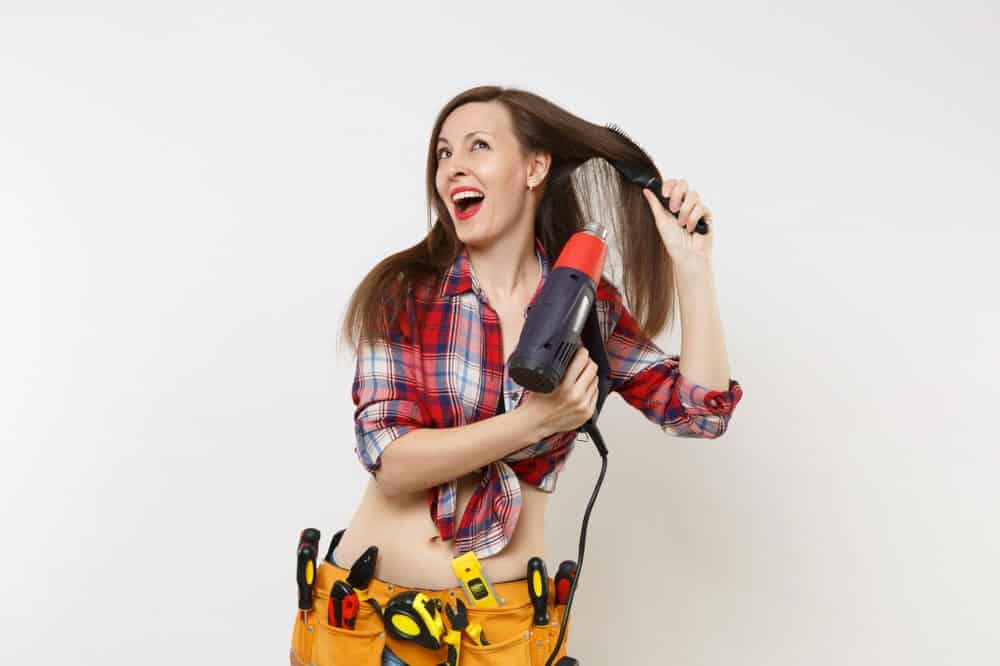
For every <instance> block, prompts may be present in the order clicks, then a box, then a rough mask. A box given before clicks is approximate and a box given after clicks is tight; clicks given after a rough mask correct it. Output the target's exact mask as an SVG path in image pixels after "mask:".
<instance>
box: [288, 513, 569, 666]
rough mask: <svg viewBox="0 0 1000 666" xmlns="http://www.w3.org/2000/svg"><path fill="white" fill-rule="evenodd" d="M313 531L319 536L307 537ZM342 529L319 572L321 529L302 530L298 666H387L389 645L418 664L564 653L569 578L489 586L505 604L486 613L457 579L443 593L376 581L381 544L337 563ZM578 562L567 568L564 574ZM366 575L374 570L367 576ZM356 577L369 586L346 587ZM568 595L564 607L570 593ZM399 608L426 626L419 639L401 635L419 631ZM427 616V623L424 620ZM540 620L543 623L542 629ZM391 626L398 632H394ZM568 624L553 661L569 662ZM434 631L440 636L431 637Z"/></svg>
mask: <svg viewBox="0 0 1000 666" xmlns="http://www.w3.org/2000/svg"><path fill="white" fill-rule="evenodd" d="M310 532H314V533H315V534H312V535H307V533H310ZM343 533H344V530H340V531H339V532H337V533H336V534H335V535H334V537H333V540H332V541H331V543H330V546H329V549H328V551H327V557H326V559H324V560H322V561H320V562H319V565H318V566H316V565H315V564H312V565H311V566H310V564H309V562H308V561H307V560H309V558H310V557H312V556H314V555H315V553H316V552H318V538H319V535H318V531H316V530H305V531H304V532H303V535H304V536H303V539H304V540H300V550H299V562H298V564H299V570H298V572H297V576H298V580H299V591H300V597H299V610H298V612H297V614H296V617H295V624H294V628H293V631H292V644H291V650H290V661H291V664H292V666H305V665H315V666H369V665H370V666H380V665H381V664H382V653H383V650H384V649H385V647H386V646H387V645H388V646H389V648H390V649H391V650H392V652H393V653H395V655H397V656H398V657H399V658H400V659H402V661H403V662H405V663H406V664H408V665H409V666H450V665H451V664H456V665H457V666H501V665H503V666H520V665H525V666H544V665H545V663H546V661H547V660H548V658H549V655H550V653H551V652H552V648H553V647H555V644H556V641H557V638H558V636H559V627H560V623H561V622H562V612H563V610H564V609H565V608H566V606H565V605H563V604H559V603H558V601H559V598H560V597H559V596H558V594H557V592H558V589H562V590H563V592H565V588H566V585H565V582H566V581H565V580H562V581H558V582H557V581H556V580H552V579H549V578H548V577H547V576H544V575H542V576H539V575H537V574H536V575H533V576H532V577H531V578H532V579H534V591H533V592H532V591H531V590H530V589H529V583H530V582H531V580H530V579H529V577H528V576H527V575H526V577H525V578H523V579H521V580H516V581H505V582H502V583H493V584H489V583H487V585H488V587H489V590H490V593H492V594H493V595H495V597H496V599H497V600H498V601H499V602H500V605H498V606H496V607H493V608H490V607H483V606H481V605H478V604H480V603H481V600H480V601H477V600H476V598H475V597H472V598H470V591H469V588H470V586H468V585H462V584H458V583H459V579H458V578H456V586H455V587H451V588H448V589H444V590H426V589H420V588H411V587H403V586H399V585H393V584H391V583H387V582H385V581H382V580H379V579H378V578H375V577H374V576H372V575H371V572H372V571H373V570H374V558H373V557H371V555H372V552H371V551H374V552H375V553H376V554H377V549H376V548H369V550H368V551H366V554H364V555H362V556H361V557H360V558H358V561H357V562H355V563H354V564H353V565H352V567H351V569H344V568H342V567H340V566H337V565H336V564H334V563H333V562H332V557H331V555H332V553H333V549H334V547H335V546H336V545H337V543H338V542H339V540H340V537H341V535H342V534H343ZM308 538H312V541H309V540H308ZM303 544H305V545H303ZM303 553H305V554H303ZM366 555H367V556H368V557H367V558H366ZM362 560H364V561H362ZM531 561H532V564H533V566H534V567H535V568H536V569H537V568H538V567H541V569H542V570H543V571H544V564H541V560H539V559H538V558H532V560H531ZM569 564H570V562H564V563H563V566H562V567H560V571H563V570H564V569H566V568H567V566H568V565H569ZM359 570H361V571H367V572H368V573H367V575H365V574H364V573H362V574H361V575H360V576H359V574H358V572H359ZM528 571H529V568H528V567H527V566H526V573H527V572H528ZM349 579H352V580H354V581H355V582H357V581H358V580H363V582H360V583H358V585H359V586H364V587H363V588H358V589H355V588H354V587H353V586H351V585H350V584H347V583H346V581H348V580H349ZM543 579H544V580H543ZM472 589H475V584H473V586H472ZM540 590H543V591H544V592H545V593H546V597H547V598H546V599H545V600H540V599H539V596H540ZM345 591H352V592H354V593H355V594H356V598H354V597H347V598H346V599H345V598H344V594H345ZM331 596H332V597H333V603H331ZM533 597H534V598H533ZM562 598H563V600H564V601H565V594H563V597H562ZM404 607H408V608H404ZM543 608H544V610H543ZM400 609H403V610H414V611H416V613H415V614H413V617H414V618H416V619H417V620H418V622H417V623H416V624H421V625H422V627H423V629H421V630H420V631H419V632H418V630H417V628H416V627H413V629H412V633H414V634H417V633H420V636H416V635H415V636H414V638H412V639H403V638H400V637H399V636H400V635H403V634H405V633H406V632H408V631H411V629H410V619H409V616H408V615H407V614H406V613H403V612H400ZM418 616H419V617H418ZM428 617H429V618H430V620H431V621H429V622H427V620H428ZM421 618H422V619H423V620H425V622H423V623H421V622H419V620H420V619H421ZM539 621H541V622H544V624H541V625H539V624H538V622H539ZM387 622H392V623H393V625H394V626H393V627H387ZM569 624H570V621H569V620H567V628H566V634H565V636H564V637H563V642H562V645H561V646H560V650H559V653H558V654H557V656H556V659H555V660H554V661H553V663H554V664H555V663H557V662H558V661H559V659H560V658H562V657H563V656H565V653H566V646H567V643H568V638H569V628H570V627H569ZM338 625H339V626H338ZM427 626H429V627H430V631H429V632H428V631H427V629H426V627H427ZM428 633H430V634H438V635H437V636H436V637H434V638H433V639H431V638H428V636H427V634H428ZM435 646H436V647H435ZM567 661H569V660H567Z"/></svg>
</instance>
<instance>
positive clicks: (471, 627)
mask: <svg viewBox="0 0 1000 666" xmlns="http://www.w3.org/2000/svg"><path fill="white" fill-rule="evenodd" d="M455 607H456V610H454V611H453V610H452V609H451V604H445V607H444V613H445V615H447V616H448V623H449V624H450V625H451V630H450V631H449V632H448V633H447V634H446V635H445V637H444V642H445V643H446V644H447V645H448V660H447V661H445V662H444V663H442V664H439V665H438V666H457V665H458V657H459V651H460V649H461V647H462V632H463V631H464V632H465V633H467V634H468V635H469V638H471V639H472V642H473V643H475V644H476V645H489V643H488V642H487V641H486V635H485V634H483V626H482V625H481V624H479V623H478V622H472V623H470V622H469V613H468V611H467V610H466V608H465V603H464V602H463V601H462V600H461V599H455Z"/></svg>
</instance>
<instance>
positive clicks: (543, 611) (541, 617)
mask: <svg viewBox="0 0 1000 666" xmlns="http://www.w3.org/2000/svg"><path fill="white" fill-rule="evenodd" d="M527 578H528V594H529V595H530V596H531V603H532V605H533V606H534V607H535V617H534V620H533V622H534V624H535V626H536V627H544V626H545V625H547V624H548V623H549V576H548V574H547V573H546V572H545V562H544V561H542V558H540V557H532V558H531V559H530V560H528V576H527Z"/></svg>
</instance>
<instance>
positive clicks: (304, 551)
mask: <svg viewBox="0 0 1000 666" xmlns="http://www.w3.org/2000/svg"><path fill="white" fill-rule="evenodd" d="M318 553H319V530H317V529H316V528H314V527H307V528H306V529H304V530H302V532H301V533H300V534H299V547H298V550H297V552H296V567H295V582H296V583H297V584H298V586H299V610H310V609H311V608H312V586H313V581H314V580H316V555H317V554H318Z"/></svg>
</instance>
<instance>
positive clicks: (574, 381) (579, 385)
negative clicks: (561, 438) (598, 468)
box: [518, 346, 598, 439]
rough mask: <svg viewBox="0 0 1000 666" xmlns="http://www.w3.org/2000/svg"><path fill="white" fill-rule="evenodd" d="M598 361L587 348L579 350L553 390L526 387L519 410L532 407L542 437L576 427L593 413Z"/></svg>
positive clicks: (595, 400) (595, 404)
mask: <svg viewBox="0 0 1000 666" xmlns="http://www.w3.org/2000/svg"><path fill="white" fill-rule="evenodd" d="M597 389H598V384H597V363H595V362H594V361H592V360H591V359H590V353H589V352H588V351H587V348H586V347H582V346H581V347H580V348H579V349H577V350H576V354H575V355H574V356H573V360H572V361H570V364H569V366H567V367H566V373H565V374H564V375H563V378H562V382H560V384H559V386H557V387H556V388H555V389H554V390H553V391H552V392H551V393H537V392H535V391H528V390H527V389H525V392H524V398H523V399H522V400H521V403H520V404H519V405H518V409H521V408H523V407H527V408H528V409H530V410H533V411H534V413H535V418H536V419H537V420H538V429H539V432H540V433H541V434H540V436H539V439H545V438H546V437H548V436H550V435H552V434H554V433H557V432H568V431H570V430H576V429H577V428H579V427H580V426H582V425H583V424H584V423H586V422H587V420H588V419H590V417H591V416H593V415H594V410H595V409H596V408H597V396H598V390H597Z"/></svg>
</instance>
